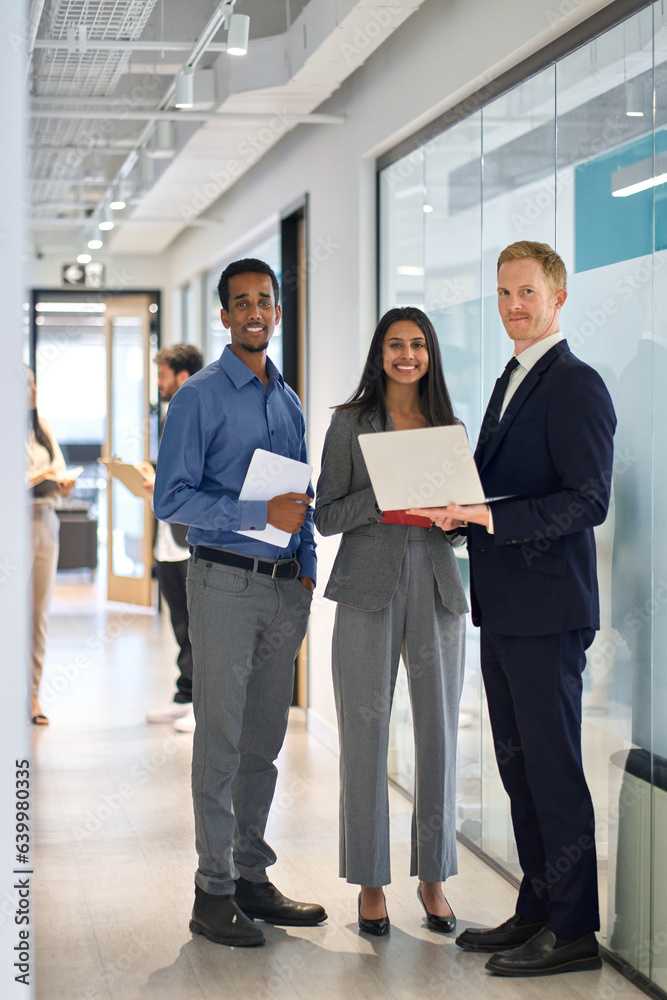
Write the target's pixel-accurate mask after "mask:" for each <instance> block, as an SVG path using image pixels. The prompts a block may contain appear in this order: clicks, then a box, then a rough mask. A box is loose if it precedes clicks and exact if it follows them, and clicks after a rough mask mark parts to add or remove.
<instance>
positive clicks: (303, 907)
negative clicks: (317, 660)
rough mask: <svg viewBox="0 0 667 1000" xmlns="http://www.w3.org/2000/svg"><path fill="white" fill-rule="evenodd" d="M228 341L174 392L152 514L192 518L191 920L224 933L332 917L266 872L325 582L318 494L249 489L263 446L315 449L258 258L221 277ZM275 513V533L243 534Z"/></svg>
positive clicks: (245, 938) (301, 454) (237, 937)
mask: <svg viewBox="0 0 667 1000" xmlns="http://www.w3.org/2000/svg"><path fill="white" fill-rule="evenodd" d="M218 292H219V294H220V302H221V305H222V310H221V313H220V315H221V318H222V323H223V326H224V327H225V328H226V329H227V330H229V332H230V335H231V344H230V345H229V346H228V347H226V348H225V350H224V351H223V353H222V356H221V357H220V359H219V360H218V361H214V362H213V364H210V365H208V366H207V367H206V368H204V369H203V370H202V371H200V372H198V373H197V374H196V375H193V376H192V377H191V378H189V379H188V380H187V382H186V383H185V384H184V385H183V386H182V387H181V388H180V390H179V391H178V393H177V394H176V395H175V396H174V399H173V400H172V402H171V405H170V407H169V414H168V417H167V421H166V424H165V428H164V433H163V436H162V441H161V444H160V455H159V460H158V467H157V476H156V481H155V494H154V506H155V514H156V516H157V517H159V518H160V519H162V520H165V521H175V522H177V523H181V524H188V525H190V528H189V531H188V536H187V538H188V542H189V544H190V546H191V553H192V554H191V556H190V561H189V566H188V582H187V586H188V606H189V612H190V637H191V641H192V649H193V654H194V674H193V704H194V710H195V717H196V720H197V725H196V728H195V735H194V746H193V757H192V791H193V799H194V810H195V834H196V844H197V853H198V855H199V867H198V869H197V873H196V875H195V905H194V909H193V911H192V920H191V921H190V930H191V931H192V932H193V933H196V934H203V935H204V936H205V937H207V938H209V940H211V941H215V942H216V943H218V944H226V945H234V946H252V945H261V944H264V935H263V934H262V932H261V930H259V928H257V927H255V925H254V923H253V919H254V918H259V919H263V920H265V921H266V922H267V923H273V924H281V925H301V926H305V925H313V924H318V923H320V922H321V921H322V920H325V919H326V913H325V911H324V909H323V908H322V907H321V906H319V905H317V904H314V903H313V904H309V903H299V902H295V901H294V900H291V899H287V898H286V897H285V896H283V895H282V893H280V892H279V891H278V889H276V887H275V886H274V885H273V884H272V883H271V882H269V881H268V880H267V876H266V868H267V867H268V866H269V865H272V864H274V862H275V860H276V856H275V854H274V852H273V850H272V849H271V847H270V846H269V845H268V844H267V842H266V840H265V839H264V831H265V828H266V821H267V817H268V814H269V809H270V807H271V801H272V799H273V793H274V789H275V783H276V776H277V771H276V767H275V764H274V761H275V759H276V757H277V756H278V753H279V751H280V748H281V747H282V744H283V740H284V737H285V731H286V727H287V717H288V713H289V707H290V702H291V698H292V688H293V676H294V658H295V656H296V653H297V651H298V649H299V647H300V645H301V642H302V640H303V637H304V635H305V633H306V627H307V624H308V615H309V613H310V603H311V600H312V590H313V587H314V586H315V566H316V559H315V542H314V539H313V521H312V511H311V509H310V507H309V506H308V505H309V502H310V499H311V495H312V494H311V495H308V494H305V493H303V494H302V493H286V494H282V495H280V496H277V497H274V498H273V499H272V500H268V501H247V500H239V493H240V492H241V488H242V486H243V481H244V479H245V475H246V472H247V470H248V466H249V464H250V460H251V458H252V456H253V453H254V451H255V449H256V448H262V449H264V450H265V451H272V452H275V453H276V454H277V455H283V456H286V457H288V458H292V459H296V460H297V461H301V462H306V461H307V454H306V444H305V424H304V419H303V411H302V409H301V404H300V402H299V399H298V397H297V395H296V393H294V392H293V391H292V389H290V387H289V386H287V385H285V383H284V381H283V378H282V376H281V375H280V372H279V371H278V369H277V368H276V367H275V365H274V364H273V363H272V362H271V360H270V359H268V358H267V356H266V351H267V347H268V345H269V341H270V339H271V336H272V335H273V332H274V329H275V326H276V323H277V322H278V321H279V319H280V305H279V304H278V301H279V288H278V281H277V279H276V276H275V274H274V273H273V271H272V270H271V268H270V267H269V266H268V265H267V264H265V263H264V262H263V261H259V260H254V259H247V260H241V261H235V262H234V263H232V264H230V265H229V266H228V267H227V268H226V269H225V270H224V271H223V273H222V276H221V278H220V283H219V285H218ZM267 525H273V526H274V527H275V528H279V529H281V530H282V531H286V532H288V533H289V534H291V536H292V537H291V539H290V543H289V545H288V546H287V547H286V548H284V549H281V548H278V547H276V546H275V545H269V544H267V543H266V542H263V541H258V540H257V539H254V538H250V537H248V536H247V535H243V534H239V532H241V531H247V530H249V529H263V528H265V527H266V526H267Z"/></svg>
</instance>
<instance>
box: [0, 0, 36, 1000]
mask: <svg viewBox="0 0 667 1000" xmlns="http://www.w3.org/2000/svg"><path fill="white" fill-rule="evenodd" d="M23 13H24V12H23V9H22V5H21V4H3V5H2V8H1V9H0V87H1V88H2V91H3V92H4V93H5V94H11V95H12V97H11V100H8V101H6V102H5V106H4V108H3V148H4V151H5V152H4V155H3V156H2V157H1V158H0V219H2V225H1V229H0V275H2V312H3V352H2V354H3V385H2V392H1V393H0V428H2V446H1V452H0V454H1V455H2V475H3V489H2V490H0V636H2V654H1V661H0V662H1V663H2V667H3V671H2V700H3V714H2V750H3V753H2V764H1V765H0V803H1V806H2V808H1V809H0V842H1V843H2V844H3V846H4V859H5V860H4V864H3V866H2V869H1V872H2V874H1V875H0V900H1V903H0V994H1V995H2V996H3V997H12V998H13V997H19V996H23V997H30V996H32V995H33V989H32V984H33V983H34V954H35V938H34V932H33V928H34V921H33V917H34V905H35V901H34V892H33V890H32V885H30V886H29V887H28V888H29V889H30V895H29V896H27V897H26V899H27V900H28V902H29V904H30V923H29V924H25V923H23V924H22V925H21V926H20V927H19V926H18V925H17V924H16V923H15V913H16V910H17V906H18V901H19V896H18V889H16V888H14V886H16V885H17V879H19V878H20V879H22V880H23V881H25V880H26V879H27V880H28V881H29V882H30V883H32V881H33V876H32V875H30V874H26V873H27V872H32V871H33V870H34V869H33V865H32V860H33V844H30V851H29V853H28V858H29V861H30V863H29V864H25V865H24V864H21V863H20V862H18V861H16V855H17V853H18V852H17V851H16V836H17V832H16V829H15V827H16V790H17V779H18V780H20V781H25V780H26V776H25V774H21V775H18V774H17V767H16V766H15V762H16V761H17V760H18V761H19V762H20V761H22V760H24V759H26V758H28V756H29V753H30V742H29V739H28V728H29V723H28V701H27V691H28V686H27V681H28V643H27V637H28V623H27V621H26V618H27V611H28V605H27V586H28V576H29V572H30V566H29V555H28V552H29V549H28V524H27V516H26V513H27V512H26V489H25V431H24V426H25V425H24V422H23V418H24V414H25V412H26V381H25V373H24V370H23V365H22V363H21V348H22V328H23V326H22V324H23V308H22V305H23V294H22V290H23V287H24V280H25V275H24V273H23V263H22V260H21V252H20V247H21V246H22V243H23V232H22V221H23V220H22V204H23V178H24V177H25V166H24V162H23V159H24V158H23V152H24V142H25V132H24V129H25V109H26V99H25V91H24V89H23V88H22V87H21V86H20V85H18V86H17V81H23V80H25V76H26V73H25V44H24V38H23V35H24V31H25V28H24V23H23ZM10 153H11V154H12V155H9V154H10ZM12 428H17V429H18V433H16V434H12V433H11V432H10V429H12ZM21 770H22V771H23V770H24V769H23V768H21ZM34 777H35V776H34V773H33V774H31V779H32V781H34ZM32 781H31V783H32ZM21 788H22V792H23V791H25V790H26V785H22V786H21ZM33 835H34V834H33ZM22 840H23V836H22ZM14 869H24V871H23V872H22V874H21V875H14V874H13V870H14ZM20 930H23V931H27V932H28V938H27V944H28V945H29V948H28V952H29V955H30V958H29V960H28V965H29V966H30V969H29V972H28V979H27V982H28V983H29V984H30V985H29V986H27V987H26V986H25V985H24V984H23V982H16V979H15V977H16V976H18V975H21V974H22V973H23V971H24V970H23V969H17V968H15V967H14V962H17V961H19V958H18V957H17V956H18V952H16V951H14V948H15V947H17V946H19V945H25V944H26V939H25V938H24V939H23V941H21V940H20V938H19V931H20Z"/></svg>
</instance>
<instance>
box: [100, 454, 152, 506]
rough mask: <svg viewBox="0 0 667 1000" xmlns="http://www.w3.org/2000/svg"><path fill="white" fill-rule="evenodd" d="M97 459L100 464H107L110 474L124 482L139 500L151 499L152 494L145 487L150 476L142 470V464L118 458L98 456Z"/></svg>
mask: <svg viewBox="0 0 667 1000" xmlns="http://www.w3.org/2000/svg"><path fill="white" fill-rule="evenodd" d="M97 461H98V462H99V463H100V465H104V466H106V469H107V472H108V473H109V475H110V476H113V478H114V479H117V480H118V482H120V483H122V484H123V486H125V488H126V489H128V490H129V491H130V493H132V494H133V496H135V497H137V498H138V499H139V500H150V496H149V495H148V493H146V490H145V489H144V487H143V484H144V483H145V482H146V481H147V479H148V477H147V476H146V474H145V473H144V472H142V470H141V466H140V465H131V464H129V463H128V462H121V461H120V459H118V458H98V460H97Z"/></svg>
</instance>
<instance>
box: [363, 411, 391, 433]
mask: <svg viewBox="0 0 667 1000" xmlns="http://www.w3.org/2000/svg"><path fill="white" fill-rule="evenodd" d="M368 422H369V423H370V425H371V427H372V428H373V430H374V431H376V432H377V433H378V434H382V432H383V427H382V420H381V419H380V414H379V413H377V411H376V412H375V413H371V415H370V417H369V418H368ZM384 429H385V430H388V431H393V429H394V425H393V423H392V419H391V417H390V416H389V414H387V426H386V428H384Z"/></svg>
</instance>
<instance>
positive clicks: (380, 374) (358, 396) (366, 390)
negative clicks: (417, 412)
mask: <svg viewBox="0 0 667 1000" xmlns="http://www.w3.org/2000/svg"><path fill="white" fill-rule="evenodd" d="M400 322H408V323H414V324H415V325H416V326H418V327H419V329H420V330H421V332H422V333H423V335H424V340H425V341H426V348H427V350H428V371H427V372H426V374H425V375H423V376H422V377H421V378H420V380H419V401H420V404H421V410H422V413H423V414H424V416H425V417H426V420H427V422H428V423H429V425H430V426H431V427H442V426H443V425H446V424H456V423H458V420H457V419H456V416H455V415H454V408H453V406H452V401H451V399H450V398H449V392H448V390H447V384H446V382H445V376H444V373H443V371H442V357H441V355H440V345H439V344H438V338H437V336H436V332H435V330H434V328H433V324H432V323H431V321H430V319H429V318H428V316H427V315H426V313H424V312H422V311H421V309H417V307H416V306H402V307H397V308H395V309H390V310H389V312H386V313H385V314H384V316H383V317H382V319H381V320H380V322H379V323H378V325H377V327H376V328H375V333H374V334H373V339H372V341H371V346H370V347H369V349H368V357H367V358H366V364H365V365H364V370H363V373H362V375H361V379H360V381H359V385H358V386H357V388H356V389H355V390H354V392H353V393H352V395H351V396H350V398H349V399H348V400H347V401H346V402H345V403H341V404H340V406H337V407H336V410H351V409H356V410H357V411H358V413H357V418H358V419H359V420H361V418H362V417H364V416H366V417H368V416H370V415H371V414H372V413H379V414H380V420H381V421H382V429H383V430H386V427H387V404H386V402H385V396H386V392H387V376H386V375H385V372H384V368H383V366H382V348H383V346H384V338H385V335H386V333H387V330H388V329H389V327H390V326H391V325H392V323H400Z"/></svg>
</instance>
